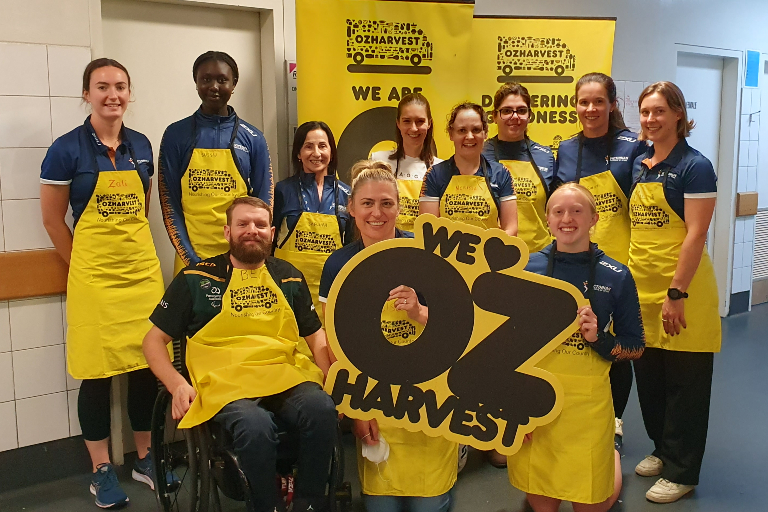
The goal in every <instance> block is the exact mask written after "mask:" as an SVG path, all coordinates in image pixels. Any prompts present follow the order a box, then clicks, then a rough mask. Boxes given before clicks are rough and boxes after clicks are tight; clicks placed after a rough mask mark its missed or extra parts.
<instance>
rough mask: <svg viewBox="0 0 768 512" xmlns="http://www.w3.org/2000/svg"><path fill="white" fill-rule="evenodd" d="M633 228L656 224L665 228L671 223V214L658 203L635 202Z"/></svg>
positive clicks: (632, 210) (633, 206) (633, 205)
mask: <svg viewBox="0 0 768 512" xmlns="http://www.w3.org/2000/svg"><path fill="white" fill-rule="evenodd" d="M631 212H632V216H631V222H632V227H633V228H638V227H643V226H655V227H657V228H663V227H664V226H665V225H668V224H669V214H668V213H667V212H665V211H664V210H663V209H661V208H659V207H658V206H656V205H645V204H639V203H633V204H632V206H631Z"/></svg>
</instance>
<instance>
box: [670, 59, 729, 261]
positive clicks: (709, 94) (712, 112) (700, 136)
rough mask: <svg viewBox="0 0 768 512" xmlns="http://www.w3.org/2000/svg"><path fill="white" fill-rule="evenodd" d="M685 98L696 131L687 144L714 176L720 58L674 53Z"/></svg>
mask: <svg viewBox="0 0 768 512" xmlns="http://www.w3.org/2000/svg"><path fill="white" fill-rule="evenodd" d="M675 83H676V84H677V85H678V87H680V89H681V90H682V91H683V95H684V96H685V102H686V103H687V105H686V107H687V110H688V118H689V119H693V120H694V121H695V122H696V128H695V129H694V130H692V131H691V136H690V137H688V144H690V145H691V147H693V148H694V149H697V150H699V151H700V152H701V153H702V154H703V155H704V156H706V157H707V158H708V159H709V160H710V161H711V162H712V165H713V166H714V168H715V173H718V169H717V167H718V157H719V152H720V113H721V105H722V93H723V58H722V57H717V56H713V55H701V54H695V53H684V52H678V53H677V81H676V82H675ZM714 226H715V218H714V215H713V216H712V223H711V224H710V228H709V233H708V235H707V250H708V251H709V256H710V257H711V258H713V259H714V249H715V240H714V236H715V229H714Z"/></svg>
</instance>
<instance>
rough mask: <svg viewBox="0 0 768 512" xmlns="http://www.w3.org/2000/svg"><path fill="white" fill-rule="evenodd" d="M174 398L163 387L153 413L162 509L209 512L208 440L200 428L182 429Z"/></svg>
mask: <svg viewBox="0 0 768 512" xmlns="http://www.w3.org/2000/svg"><path fill="white" fill-rule="evenodd" d="M172 399H173V397H172V396H171V394H170V393H169V392H168V391H167V390H166V389H165V388H161V389H160V392H159V393H158V396H157V400H156V401H155V407H154V411H153V415H152V433H151V436H152V446H151V448H150V449H151V452H152V462H153V464H154V474H155V497H156V498H157V504H158V509H159V510H161V511H163V512H172V511H173V512H207V511H208V510H209V505H210V485H211V476H210V467H209V463H208V442H207V439H204V438H205V436H203V435H201V434H200V432H199V429H198V428H192V429H179V428H178V421H175V420H173V419H172V418H171V402H172ZM201 439H202V440H201Z"/></svg>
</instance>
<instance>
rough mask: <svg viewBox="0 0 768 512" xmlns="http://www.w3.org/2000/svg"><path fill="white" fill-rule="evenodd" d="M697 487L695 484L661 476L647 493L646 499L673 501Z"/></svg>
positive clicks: (655, 501)
mask: <svg viewBox="0 0 768 512" xmlns="http://www.w3.org/2000/svg"><path fill="white" fill-rule="evenodd" d="M695 488H696V486H695V485H683V484H676V483H675V482H670V481H669V480H667V479H666V478H659V479H658V480H657V481H656V483H655V484H653V487H651V488H650V489H648V492H647V493H645V499H647V500H648V501H652V502H654V503H672V502H675V501H677V500H679V499H680V498H682V497H683V496H685V495H686V494H688V493H689V492H691V491H692V490H694V489H695Z"/></svg>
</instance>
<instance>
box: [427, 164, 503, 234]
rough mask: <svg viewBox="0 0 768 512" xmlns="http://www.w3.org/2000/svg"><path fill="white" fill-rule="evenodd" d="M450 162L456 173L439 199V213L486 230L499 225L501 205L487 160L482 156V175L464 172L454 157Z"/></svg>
mask: <svg viewBox="0 0 768 512" xmlns="http://www.w3.org/2000/svg"><path fill="white" fill-rule="evenodd" d="M450 162H451V167H452V168H453V175H452V176H451V181H450V182H448V186H447V187H446V189H445V192H444V193H443V196H442V197H441V198H440V216H441V217H447V218H449V219H451V220H456V221H459V222H464V223H466V224H471V225H473V226H478V227H482V228H485V229H490V228H497V227H499V210H498V205H497V204H496V199H495V198H494V197H493V194H492V192H491V183H490V178H489V177H488V167H487V164H486V162H485V159H484V158H481V159H480V164H481V168H482V176H478V175H463V174H461V173H459V170H458V168H457V167H456V163H455V162H454V161H453V160H452V159H451V160H450Z"/></svg>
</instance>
